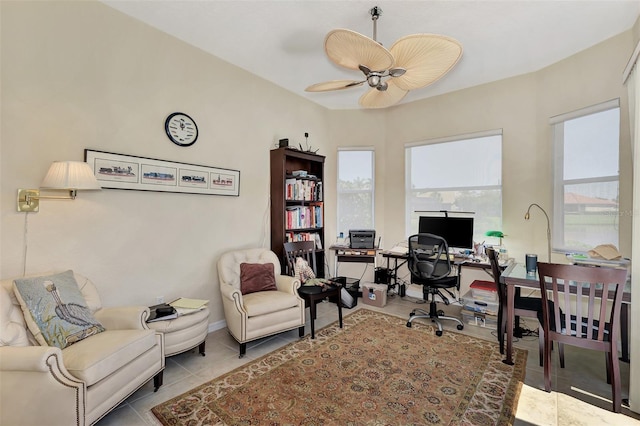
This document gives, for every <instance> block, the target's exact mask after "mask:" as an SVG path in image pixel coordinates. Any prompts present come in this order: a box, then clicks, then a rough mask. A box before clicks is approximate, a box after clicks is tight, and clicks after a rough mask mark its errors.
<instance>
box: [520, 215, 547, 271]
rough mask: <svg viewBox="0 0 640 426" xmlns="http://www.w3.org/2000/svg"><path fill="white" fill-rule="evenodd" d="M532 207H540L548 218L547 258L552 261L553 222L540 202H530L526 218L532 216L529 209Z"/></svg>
mask: <svg viewBox="0 0 640 426" xmlns="http://www.w3.org/2000/svg"><path fill="white" fill-rule="evenodd" d="M531 207H537V208H539V209H540V210H541V211H542V213H544V217H546V218H547V259H548V260H547V261H548V262H549V263H551V224H550V222H549V215H548V214H547V212H546V211H544V209H543V208H542V207H540V206H539V205H538V204H536V203H532V204H529V208H527V213H525V215H524V220H529V217H530V216H529V211H530V210H531Z"/></svg>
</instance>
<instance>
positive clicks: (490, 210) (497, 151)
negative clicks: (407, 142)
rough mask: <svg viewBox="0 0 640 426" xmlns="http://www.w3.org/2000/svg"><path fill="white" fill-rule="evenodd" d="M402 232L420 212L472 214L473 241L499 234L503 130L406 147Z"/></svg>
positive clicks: (415, 228)
mask: <svg viewBox="0 0 640 426" xmlns="http://www.w3.org/2000/svg"><path fill="white" fill-rule="evenodd" d="M405 155H406V158H405V161H406V180H405V181H406V184H407V188H406V209H405V211H406V232H407V235H411V234H414V233H416V232H417V231H418V218H419V217H420V215H423V216H425V215H427V214H426V213H420V212H425V211H428V212H438V211H441V210H446V211H452V212H456V211H458V212H475V214H474V215H473V218H474V241H477V242H482V241H484V240H485V236H484V233H485V232H487V231H489V230H497V231H501V230H502V131H492V132H484V133H477V134H473V135H465V136H458V137H452V138H446V139H439V140H435V141H427V142H423V143H420V144H413V145H411V146H406V148H405Z"/></svg>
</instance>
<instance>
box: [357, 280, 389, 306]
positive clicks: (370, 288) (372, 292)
mask: <svg viewBox="0 0 640 426" xmlns="http://www.w3.org/2000/svg"><path fill="white" fill-rule="evenodd" d="M362 303H364V304H365V305H371V306H377V307H378V308H384V306H385V305H386V304H387V286H386V285H385V284H371V283H367V284H362Z"/></svg>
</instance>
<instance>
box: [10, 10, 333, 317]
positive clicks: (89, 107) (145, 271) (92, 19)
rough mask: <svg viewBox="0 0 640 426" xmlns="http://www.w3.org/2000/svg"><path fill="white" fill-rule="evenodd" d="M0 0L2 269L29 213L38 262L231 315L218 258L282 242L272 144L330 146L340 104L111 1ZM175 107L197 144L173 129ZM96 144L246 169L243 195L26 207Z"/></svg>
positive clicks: (19, 243)
mask: <svg viewBox="0 0 640 426" xmlns="http://www.w3.org/2000/svg"><path fill="white" fill-rule="evenodd" d="M0 7H1V8H2V9H1V15H2V22H1V24H2V28H1V31H2V33H1V37H2V41H1V43H2V44H1V51H2V80H1V83H2V99H1V100H2V130H1V131H2V133H1V135H2V139H1V153H2V158H1V163H0V164H1V174H0V177H1V184H0V189H1V192H0V202H1V206H0V209H1V212H2V219H1V222H0V228H1V229H2V234H1V237H2V239H1V241H0V244H1V249H2V252H1V254H2V256H1V259H0V276H2V277H11V276H18V275H21V274H22V268H23V261H24V257H23V246H24V243H25V233H24V229H25V223H26V221H27V220H28V235H27V236H26V242H27V243H28V257H27V264H26V270H27V273H34V272H41V271H47V270H52V269H60V268H71V269H74V270H77V271H78V272H81V273H83V274H84V275H86V276H88V277H90V278H91V279H93V280H94V282H95V284H96V285H97V287H98V289H99V290H100V294H101V296H102V299H103V303H104V304H106V305H121V304H132V303H137V304H143V305H148V304H151V303H155V300H156V296H160V295H162V296H164V297H165V299H166V300H171V299H172V298H175V297H178V296H185V297H195V298H203V299H210V300H211V307H212V314H211V319H210V321H211V322H212V323H215V322H218V321H221V320H222V319H223V314H222V310H221V303H220V300H219V291H218V279H217V271H216V266H215V262H216V260H217V258H218V257H219V255H220V254H221V253H222V252H224V251H226V250H230V249H234V248H239V247H248V246H260V245H264V246H267V247H268V246H269V244H270V242H269V232H268V231H269V226H270V225H269V218H268V201H269V195H268V194H269V179H268V176H269V150H270V149H271V148H273V147H274V143H275V142H276V141H277V140H278V139H279V138H283V137H289V138H290V139H292V140H294V141H302V140H303V138H304V132H309V133H310V135H311V137H310V140H311V141H312V143H313V146H314V147H319V148H320V153H324V152H325V150H326V140H327V139H328V130H327V129H328V128H329V123H328V121H327V116H328V114H327V111H326V110H325V109H323V108H321V107H319V106H317V105H315V104H313V103H311V102H308V101H306V100H305V99H303V98H302V97H299V96H296V95H294V94H292V93H290V92H287V91H285V90H283V89H281V88H279V87H277V86H275V85H273V84H271V83H269V82H266V81H264V80H261V79H259V78H257V77H255V76H253V75H251V74H249V73H247V72H245V71H243V70H241V69H239V68H236V67H234V66H231V65H230V64H228V63H226V62H224V61H221V60H219V59H217V58H215V57H212V56H211V55H209V54H205V53H204V52H202V51H200V50H199V49H197V48H194V47H191V46H189V45H187V44H185V43H183V42H181V41H179V40H177V39H175V38H172V37H170V36H168V35H166V34H164V33H161V32H159V31H157V30H155V29H153V28H151V27H149V26H147V25H144V24H142V23H140V22H138V21H135V20H133V19H131V18H129V17H127V16H125V15H123V14H121V13H119V12H117V11H115V10H113V9H111V8H109V7H106V6H104V5H102V4H100V3H97V2H2V3H1V6H0ZM175 111H182V112H185V113H188V114H189V115H191V116H192V117H193V118H194V119H195V120H196V122H197V124H198V127H199V130H200V136H199V138H198V141H197V142H196V143H195V145H193V146H191V147H187V148H183V147H178V146H176V145H174V144H173V143H171V142H170V141H169V139H168V138H167V137H166V135H165V134H164V121H165V118H166V117H167V116H168V115H169V114H170V113H172V112H175ZM85 148H92V149H97V150H103V151H109V152H115V153H121V154H131V155H138V156H142V157H151V158H158V159H163V160H171V161H178V162H185V163H193V164H202V165H207V166H217V167H223V168H231V169H236V170H240V173H241V174H240V197H222V196H205V195H190V194H176V193H154V192H141V191H123V190H110V189H104V190H102V191H100V192H82V193H80V194H79V196H78V199H76V200H75V201H54V200H41V202H40V212H39V213H31V214H29V215H28V216H27V215H26V214H25V213H18V212H16V206H15V198H16V191H17V189H18V188H37V187H39V185H40V182H41V181H42V178H43V177H44V174H45V173H46V171H47V169H48V167H49V165H50V164H51V162H52V161H54V160H83V153H84V149H85ZM334 209H335V208H334ZM329 210H331V207H330V206H329Z"/></svg>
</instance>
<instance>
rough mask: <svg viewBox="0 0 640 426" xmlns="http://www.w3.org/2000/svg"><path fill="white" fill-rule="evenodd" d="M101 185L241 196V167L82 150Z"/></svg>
mask: <svg viewBox="0 0 640 426" xmlns="http://www.w3.org/2000/svg"><path fill="white" fill-rule="evenodd" d="M84 160H85V162H87V163H88V164H89V166H90V167H91V169H92V170H93V173H94V175H95V176H96V179H97V180H98V182H99V183H100V185H101V186H102V187H103V188H108V189H129V190H136V191H153V192H180V193H186V194H203V195H226V196H233V197H238V196H240V171H239V170H232V169H225V168H221V167H211V166H203V165H199V164H190V163H181V162H177V161H167V160H159V159H157V158H147V157H138V156H135V155H126V154H117V153H114V152H106V151H97V150H93V149H85V150H84Z"/></svg>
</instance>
